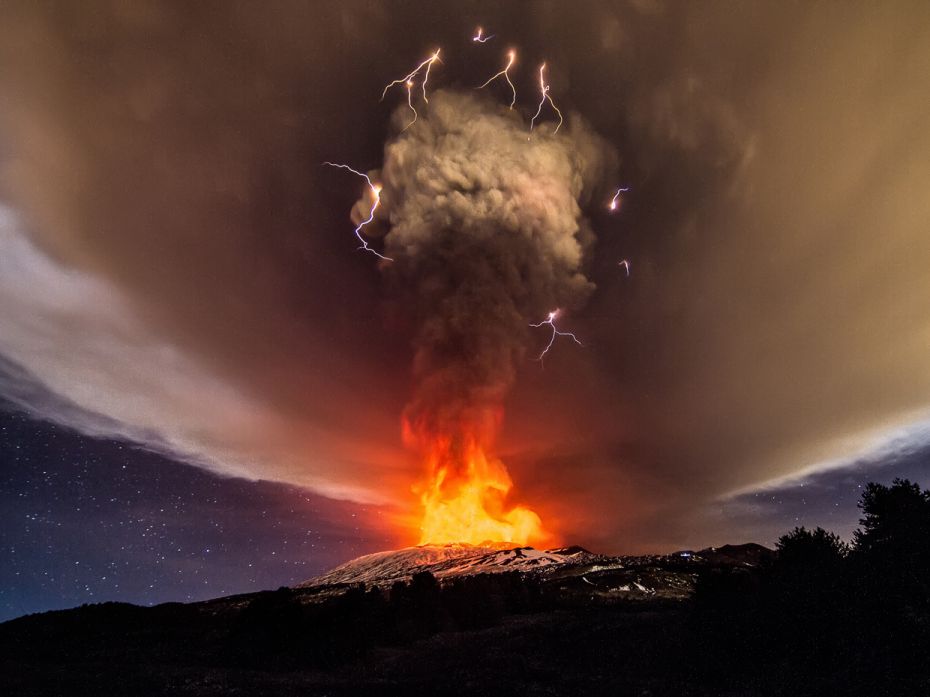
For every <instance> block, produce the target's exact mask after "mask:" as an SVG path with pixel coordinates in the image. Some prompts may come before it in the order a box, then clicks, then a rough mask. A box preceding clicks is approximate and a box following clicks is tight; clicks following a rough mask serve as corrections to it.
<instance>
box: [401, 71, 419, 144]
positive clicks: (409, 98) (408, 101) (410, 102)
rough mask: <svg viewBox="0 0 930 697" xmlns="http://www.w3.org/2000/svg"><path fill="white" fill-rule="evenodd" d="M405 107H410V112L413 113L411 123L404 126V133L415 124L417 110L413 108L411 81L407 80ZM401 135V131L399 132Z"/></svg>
mask: <svg viewBox="0 0 930 697" xmlns="http://www.w3.org/2000/svg"><path fill="white" fill-rule="evenodd" d="M407 106H409V107H410V111H412V112H413V121H411V122H410V123H408V124H407V125H406V126H404V131H406V130H407V129H408V128H410V127H411V126H412V125H413V124H415V123H416V122H417V117H418V114H417V110H416V107H414V106H413V80H407ZM401 132H402V133H403V131H401Z"/></svg>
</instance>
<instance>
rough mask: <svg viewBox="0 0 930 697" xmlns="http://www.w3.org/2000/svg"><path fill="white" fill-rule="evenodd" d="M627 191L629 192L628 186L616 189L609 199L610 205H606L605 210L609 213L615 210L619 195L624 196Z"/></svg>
mask: <svg viewBox="0 0 930 697" xmlns="http://www.w3.org/2000/svg"><path fill="white" fill-rule="evenodd" d="M629 190H630V187H628V186H625V187H622V188H620V189H617V193H615V194H614V197H613V198H612V199H610V203H608V204H607V210H609V211H615V210H617V206H618V205H619V204H618V203H617V201H618V199H619V198H620V194H625V193H626V192H627V191H629Z"/></svg>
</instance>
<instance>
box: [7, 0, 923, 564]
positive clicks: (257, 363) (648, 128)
mask: <svg viewBox="0 0 930 697" xmlns="http://www.w3.org/2000/svg"><path fill="white" fill-rule="evenodd" d="M479 23H480V24H482V26H485V28H486V29H487V31H488V33H495V34H497V37H498V38H496V39H494V40H493V41H492V42H489V43H488V44H483V45H475V44H473V43H472V42H470V41H469V36H470V32H471V31H472V30H473V28H474V26H475V25H477V24H479ZM0 26H2V29H0V61H2V63H3V66H4V69H3V70H0V88H2V95H3V96H2V101H0V157H2V166H3V172H2V174H3V179H2V185H3V191H4V196H3V200H4V202H5V204H6V206H8V210H9V212H4V214H3V237H2V240H3V244H4V247H3V256H2V257H0V264H4V266H3V267H2V270H3V276H0V288H2V293H3V295H2V297H0V309H2V315H0V320H2V322H3V326H2V330H3V331H2V332H0V335H2V336H0V351H2V352H3V354H4V355H6V356H7V357H8V358H10V359H12V360H13V361H15V362H16V363H18V364H19V365H22V366H23V367H24V368H25V369H26V370H28V371H30V372H31V373H32V374H33V375H35V376H36V377H38V379H40V380H41V381H42V382H43V383H44V384H45V385H46V386H47V387H49V388H50V389H51V390H53V391H55V392H57V393H59V394H61V395H63V396H64V397H67V398H68V399H70V400H71V401H72V402H73V403H75V404H77V405H78V406H80V407H82V408H84V409H86V410H90V411H95V412H100V413H102V414H104V415H105V416H108V417H109V418H111V419H115V420H117V421H120V422H122V423H126V424H128V425H130V426H132V427H134V428H143V429H148V430H151V431H153V432H156V433H159V434H160V437H161V438H163V439H164V440H166V441H168V442H171V443H173V444H174V446H175V447H176V448H178V449H188V450H191V451H192V452H196V453H198V454H199V455H200V456H203V457H207V458H208V459H210V461H211V462H213V463H214V465H213V466H215V467H217V468H219V469H222V467H224V466H226V467H230V468H234V471H235V472H237V473H243V472H244V473H251V474H252V475H253V476H257V477H270V478H277V479H282V480H285V481H291V482H297V483H303V484H310V485H313V486H318V487H320V488H322V489H323V490H325V491H340V490H341V491H352V492H356V495H361V494H360V493H359V490H360V489H365V488H366V487H367V488H368V489H369V490H381V493H388V494H390V493H392V492H394V491H402V489H403V484H402V483H401V482H404V481H406V478H407V477H408V475H409V474H410V473H412V471H413V470H411V469H410V467H411V466H412V465H411V464H410V463H405V462H404V461H403V459H402V456H400V455H399V454H398V446H399V436H398V419H399V415H400V413H401V410H402V408H403V404H404V403H405V401H406V400H407V398H408V397H409V396H410V374H409V369H408V368H407V366H409V362H410V354H411V351H410V348H409V344H408V342H409V340H410V339H411V334H412V332H411V330H410V328H409V327H408V326H407V325H406V324H405V323H404V321H403V320H402V319H398V316H399V315H398V313H395V312H393V311H392V308H391V307H390V305H389V304H388V306H387V308H386V309H387V311H385V307H384V301H383V300H382V299H381V291H380V279H379V274H378V271H377V269H376V268H375V265H374V264H372V263H371V262H372V258H371V257H369V256H367V255H364V254H356V253H354V252H353V250H354V245H353V238H352V235H351V227H350V226H349V225H348V221H346V220H345V211H346V210H348V209H349V208H350V206H351V204H352V202H353V201H354V200H355V199H356V198H357V195H358V193H359V191H360V190H359V189H358V188H355V186H356V184H355V183H349V184H348V185H347V184H346V180H345V179H344V178H342V177H338V178H337V177H334V176H333V172H332V171H331V170H327V169H325V168H321V167H320V166H319V163H320V162H321V161H322V160H341V161H347V162H350V163H352V164H353V165H355V166H357V167H359V168H362V169H366V168H369V167H374V166H377V165H378V164H379V163H380V162H381V161H382V152H381V149H382V145H383V143H384V142H385V139H386V134H387V128H388V116H389V113H390V109H391V108H392V103H391V102H390V99H388V100H386V103H385V104H384V105H379V104H378V103H377V98H378V96H379V95H380V92H381V88H382V86H383V84H384V83H385V82H387V81H388V80H390V79H393V78H395V77H398V76H400V75H403V74H404V73H405V72H406V71H408V70H409V69H410V68H411V67H412V66H413V65H415V62H416V61H417V60H418V59H420V58H422V57H423V56H425V55H428V52H429V51H430V50H432V49H433V48H434V47H435V46H442V47H443V59H444V61H445V63H444V64H443V65H442V66H441V68H440V69H439V70H437V71H436V72H435V73H434V74H433V75H432V76H431V84H432V83H433V81H435V84H436V85H437V87H438V86H440V85H443V84H444V85H446V86H451V87H457V88H471V87H474V86H477V85H478V84H480V83H481V82H483V81H484V80H485V79H486V78H487V77H488V76H490V75H491V74H493V73H494V72H496V70H498V69H499V68H500V63H501V57H502V55H503V52H504V50H505V49H506V48H507V47H508V46H509V45H511V44H512V45H514V46H516V47H517V48H518V63H517V66H516V72H515V76H516V78H517V88H518V97H519V100H520V101H519V106H520V107H522V108H523V109H524V111H529V112H532V111H533V110H535V98H536V95H535V93H534V92H533V91H534V90H535V89H536V86H535V74H534V70H535V68H536V66H537V65H538V62H542V60H547V61H548V64H549V66H550V71H551V72H550V82H551V84H552V91H553V92H552V93H553V95H554V96H555V98H556V99H557V101H558V102H559V103H560V106H561V107H562V108H563V110H565V111H566V112H568V111H575V112H578V113H580V114H582V115H583V116H584V117H585V118H586V119H587V120H588V121H589V122H590V123H591V126H592V128H593V130H594V131H596V132H598V133H601V134H603V135H604V136H605V137H606V138H607V139H608V140H609V141H611V142H612V143H613V144H614V145H615V146H616V148H617V150H618V151H619V153H620V155H621V163H620V175H621V177H622V182H619V183H623V184H630V185H631V186H632V191H631V193H630V195H629V196H628V197H626V199H625V201H624V204H623V206H622V209H621V211H620V213H619V214H618V215H616V216H613V217H608V216H607V215H606V214H605V215H604V216H603V217H595V218H594V219H593V220H592V225H591V228H592V231H593V232H594V234H595V235H596V240H595V242H594V244H593V247H592V248H591V251H592V254H591V255H590V261H589V263H588V264H587V265H586V266H585V267H584V271H585V273H586V276H587V278H589V279H590V280H591V281H592V282H593V283H594V284H595V285H596V286H597V290H596V292H594V293H593V294H592V295H591V297H590V301H589V303H588V305H587V306H586V309H585V310H584V311H580V312H578V313H576V314H573V315H572V317H571V320H572V325H571V327H570V328H571V329H572V330H573V331H576V332H577V333H578V334H579V336H580V337H581V338H582V339H583V340H584V341H585V348H584V349H577V350H568V348H567V347H557V348H556V352H555V354H554V355H553V356H552V359H551V360H548V361H547V363H546V367H545V370H544V371H541V370H540V369H539V366H538V364H536V363H533V362H532V361H529V360H526V361H522V362H519V363H518V364H517V366H518V367H517V380H516V383H515V391H514V392H513V394H512V397H511V398H510V400H509V402H508V405H507V406H508V409H507V421H506V424H505V431H504V434H503V435H504V442H503V443H502V448H503V452H502V455H503V456H504V458H505V461H506V462H507V463H508V465H510V466H511V470H512V471H514V473H515V480H516V481H517V484H518V486H520V487H521V489H522V492H521V499H523V500H526V501H528V502H529V503H532V504H534V507H536V506H535V499H534V496H536V497H538V498H539V500H540V506H539V508H540V509H542V511H543V513H545V514H547V515H548V518H547V517H546V515H544V519H545V520H557V521H558V522H559V524H560V525H561V529H562V530H564V531H566V534H567V535H569V536H572V537H574V538H575V539H578V538H581V539H583V540H585V541H590V543H591V544H597V543H599V544H601V545H603V546H605V547H607V546H612V545H618V544H621V543H622V544H623V545H625V546H626V548H630V547H633V546H641V547H649V546H655V545H669V546H679V545H681V546H684V545H687V544H691V543H697V542H700V538H701V536H702V534H704V533H705V531H707V530H710V529H711V527H712V526H713V525H716V523H715V522H713V521H710V520H709V519H708V518H707V516H706V515H705V513H704V511H705V510H706V506H707V502H709V501H712V500H715V499H717V498H719V497H721V496H725V495H726V494H727V493H728V492H732V491H738V490H745V489H747V488H752V487H753V486H756V485H759V484H761V483H764V482H766V481H769V480H772V479H778V478H781V477H784V476H786V475H790V474H792V473H793V472H798V471H801V470H803V469H804V468H806V467H809V466H811V465H815V464H817V463H821V462H824V461H831V462H832V461H835V460H836V459H837V458H842V457H844V456H846V455H847V454H850V453H854V452H858V451H859V450H861V448H862V446H863V444H864V443H865V442H866V440H864V439H866V438H869V437H871V434H874V432H875V431H876V430H880V429H881V428H884V427H886V426H888V425H890V424H895V423H899V422H902V421H906V420H908V419H910V418H912V417H911V416H910V415H911V414H912V413H914V412H915V411H917V410H919V409H921V408H923V407H925V406H926V395H927V394H928V393H930V366H928V365H927V360H928V359H927V356H928V355H930V354H928V352H927V341H928V336H930V326H928V319H927V318H928V316H930V315H928V311H930V307H928V303H930V301H928V298H930V292H928V291H930V288H928V279H930V275H928V274H927V273H926V267H927V262H928V261H930V237H928V235H927V229H928V221H930V198H928V197H927V196H926V194H925V192H926V190H927V189H928V186H930V158H927V157H926V153H927V152H930V131H928V130H927V128H926V123H928V122H930V95H928V91H930V88H928V83H927V79H926V76H927V75H928V74H930V11H928V9H927V7H926V5H925V4H924V3H905V2H901V3H893V4H885V5H875V4H872V3H844V4H842V5H840V4H835V5H830V4H822V5H820V4H818V5H806V4H798V5H785V4H784V3H776V2H771V3H742V4H738V5H732V4H726V5H724V4H719V5H710V6H707V5H688V4H669V5H666V4H664V3H658V2H655V3H652V2H642V1H640V2H633V3H629V4H622V3H606V2H605V3H572V4H571V5H566V4H564V3H528V4H523V3H506V4H496V3H492V4H477V3H462V2H457V3H454V4H446V3H428V4H427V3H424V4H417V5H414V4H400V5H396V6H395V5H377V6H374V5H369V4H363V3H359V4H354V3H339V4H336V3H333V4H320V3H307V4H298V3H282V4H275V5H271V6H268V7H266V6H264V5H263V6H261V7H260V6H258V5H251V4H241V5H230V4H227V3H222V4H217V5H209V4H198V5H196V6H180V5H178V6H174V5H156V4H153V5H148V4H133V3H113V4H107V3H100V4H96V5H93V6H91V5H86V4H82V5H80V6H77V5H67V4H61V5H56V4H43V5H38V4H32V3H30V4H26V3H23V4H12V3H10V4H5V5H4V6H3V8H2V10H0ZM619 183H618V185H619ZM14 211H15V213H14ZM14 252H15V253H14ZM621 258H629V259H631V261H632V263H633V274H632V276H631V277H630V278H629V279H627V278H626V277H625V276H624V275H623V274H622V273H621V272H618V268H617V266H616V263H617V261H618V260H619V259H621ZM10 259H17V260H19V261H17V262H16V264H13V263H12V262H10V261H9V260H10ZM16 274H19V275H18V276H17V275H16ZM11 279H12V280H11ZM401 314H402V313H401ZM573 348H577V347H573ZM269 433H271V434H272V436H271V437H270V438H269V437H268V435H267V434H269ZM862 434H866V435H865V436H863V435H862ZM227 463H230V464H227ZM382 476H387V478H388V479H389V480H390V482H391V485H390V487H387V488H390V489H391V491H389V492H384V491H383V490H384V489H385V487H384V486H383V485H382V484H381V483H380V482H381V478H382ZM373 482H374V484H373ZM618 540H619V541H620V542H619V543H618Z"/></svg>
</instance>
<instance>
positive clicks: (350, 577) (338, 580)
mask: <svg viewBox="0 0 930 697" xmlns="http://www.w3.org/2000/svg"><path fill="white" fill-rule="evenodd" d="M772 555H773V552H772V550H770V549H768V548H766V547H763V546H761V545H757V544H744V545H726V546H724V547H708V548H707V549H703V550H700V551H691V550H682V551H678V552H673V553H671V554H651V555H642V556H607V555H603V554H595V553H593V552H590V551H588V550H587V549H585V548H583V547H580V546H570V547H559V548H557V549H549V550H537V549H534V548H533V547H527V546H516V545H513V544H511V543H505V542H484V543H482V544H480V545H471V544H466V543H450V544H442V545H419V546H417V547H407V548H404V549H399V550H392V551H385V552H376V553H374V554H366V555H365V556H362V557H358V558H357V559H353V560H351V561H348V562H346V563H345V564H342V565H340V566H337V567H336V568H334V569H332V570H330V571H328V572H326V573H325V574H322V575H321V576H316V577H314V578H311V579H308V580H307V581H304V582H303V583H300V584H298V585H297V586H296V587H297V588H298V589H305V590H313V591H316V592H319V591H322V590H327V589H328V590H331V591H335V592H343V590H344V589H346V588H348V587H351V586H357V585H359V584H364V585H368V586H377V587H381V588H388V587H390V586H391V585H393V584H394V583H396V582H406V581H409V580H410V579H412V578H413V577H414V575H416V574H419V573H423V572H428V573H430V574H432V575H433V576H434V577H435V578H436V579H437V580H438V581H439V583H440V584H443V583H448V582H451V581H453V580H454V579H457V578H463V577H471V576H478V575H481V574H501V573H508V572H516V573H519V574H521V575H527V576H532V577H534V578H535V579H537V580H538V581H540V582H541V583H543V584H545V585H547V586H553V587H557V588H558V589H559V592H565V593H569V594H581V595H583V596H586V597H589V596H596V597H599V598H600V599H602V600H610V599H618V600H620V599H627V600H629V599H637V598H641V599H648V598H656V599H658V598H667V599H675V600H683V599H685V598H688V597H690V595H691V594H692V593H693V591H694V585H695V582H696V579H697V577H698V574H699V573H701V572H703V571H706V570H708V569H713V568H733V567H742V568H756V567H758V566H760V565H762V564H764V563H766V562H767V561H768V560H770V559H771V556H772Z"/></svg>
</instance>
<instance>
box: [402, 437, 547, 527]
mask: <svg viewBox="0 0 930 697" xmlns="http://www.w3.org/2000/svg"><path fill="white" fill-rule="evenodd" d="M404 432H405V440H408V442H410V441H415V442H416V443H417V444H418V445H419V446H420V448H421V449H422V450H423V452H424V456H425V461H426V462H425V464H426V471H427V478H426V481H424V482H423V483H422V484H421V485H420V486H419V487H417V488H416V489H415V491H417V493H419V494H420V503H421V504H422V506H423V518H422V521H421V523H420V531H421V535H420V544H445V543H449V542H466V543H469V544H474V545H478V544H481V543H483V542H512V543H514V544H520V545H525V544H527V543H528V542H530V541H533V540H543V539H545V538H546V537H548V535H547V533H546V532H545V530H544V529H543V526H542V521H541V520H540V518H539V516H538V515H537V514H536V513H535V512H534V511H532V510H531V509H529V508H526V507H525V506H513V507H511V508H507V507H506V499H507V495H508V493H510V490H511V489H512V488H513V481H512V480H511V478H510V474H509V473H508V472H507V468H506V467H505V466H504V464H503V463H502V462H501V461H500V460H497V459H494V458H489V457H488V456H487V455H486V454H485V451H484V448H483V447H482V445H481V443H479V440H478V438H477V437H475V436H471V435H460V436H457V437H455V438H453V437H451V436H444V435H442V436H432V437H429V438H423V437H419V438H411V431H410V429H409V426H408V425H405V428H404Z"/></svg>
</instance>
